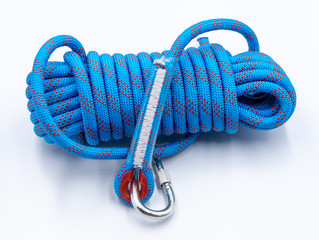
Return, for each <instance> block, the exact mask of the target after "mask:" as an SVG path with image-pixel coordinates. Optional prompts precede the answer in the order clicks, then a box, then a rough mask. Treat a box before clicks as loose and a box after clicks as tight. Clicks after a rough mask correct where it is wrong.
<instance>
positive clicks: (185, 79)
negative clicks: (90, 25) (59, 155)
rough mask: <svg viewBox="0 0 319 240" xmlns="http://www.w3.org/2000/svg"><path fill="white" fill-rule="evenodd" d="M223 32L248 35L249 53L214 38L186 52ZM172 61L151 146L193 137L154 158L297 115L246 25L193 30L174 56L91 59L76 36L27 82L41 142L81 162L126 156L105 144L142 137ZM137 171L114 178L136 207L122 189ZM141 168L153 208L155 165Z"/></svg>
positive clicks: (57, 43) (278, 72) (288, 87)
mask: <svg viewBox="0 0 319 240" xmlns="http://www.w3.org/2000/svg"><path fill="white" fill-rule="evenodd" d="M219 29H225V30H232V31H236V32H239V33H241V34H242V35H243V36H244V37H245V38H246V40H247V42H248V45H249V51H247V52H244V53H241V54H238V55H235V56H231V54H230V53H229V52H228V51H227V50H225V49H224V48H223V47H222V46H221V45H219V44H210V43H209V42H208V38H206V37H204V38H199V39H198V42H199V44H200V46H199V47H198V48H193V47H192V48H188V49H187V50H184V48H185V46H186V45H187V44H188V43H189V41H191V40H192V39H193V38H195V37H196V36H197V35H199V34H201V33H204V32H207V31H212V30H219ZM61 46H68V47H70V48H71V49H72V51H71V52H67V53H66V54H65V55H64V62H48V60H49V57H50V55H51V54H52V52H53V51H54V50H55V49H57V48H58V47H61ZM163 57H166V58H170V57H171V58H174V59H176V62H177V64H176V65H174V68H173V74H172V76H171V78H172V80H171V84H170V85H169V83H168V87H169V89H168V91H167V96H166V98H165V101H164V102H163V103H162V105H163V108H164V110H163V114H162V116H160V114H159V116H156V117H159V120H161V123H160V128H159V130H158V132H157V133H155V132H153V133H152V139H155V140H156V136H157V135H160V134H163V135H167V136H169V135H172V134H174V133H176V134H183V135H184V136H183V137H182V138H181V139H180V140H179V141H177V142H174V143H171V144H168V145H163V146H155V149H154V152H152V156H153V157H157V158H159V157H166V156H170V155H172V154H175V153H177V152H180V151H181V150H183V149H185V148H186V147H187V146H189V145H190V144H191V143H192V142H193V141H195V139H196V138H197V136H198V134H199V133H200V132H209V131H212V130H214V131H223V130H226V131H227V132H228V133H231V134H232V133H235V132H236V131H237V129H238V126H243V127H247V128H253V129H258V130H268V129H273V128H276V127H279V126H281V125H282V124H284V123H285V122H286V121H287V120H288V119H289V118H290V116H291V115H292V113H293V112H294V109H295V104H296V94H295V90H294V88H293V86H292V84H291V82H290V80H289V78H288V77H287V75H286V73H285V72H284V70H283V69H282V68H281V67H280V66H279V65H278V64H277V63H276V62H275V61H274V60H273V59H272V58H270V57H269V56H268V55H266V54H264V53H261V52H259V45H258V40H257V37H256V35H255V33H254V32H253V31H252V30H251V29H250V28H249V27H248V26H246V25H245V24H243V23H241V22H238V21H235V20H230V19H216V20H208V21H204V22H200V23H198V24H195V25H193V26H191V27H190V28H188V29H187V30H185V31H184V33H182V34H181V35H180V36H179V37H178V38H177V40H176V41H175V43H174V44H173V46H172V48H171V50H169V51H164V52H163V53H158V52H155V53H151V54H148V53H139V54H137V55H134V54H127V55H122V54H114V55H113V56H111V55H109V54H102V55H100V56H99V55H98V53H96V52H89V53H88V55H87V56H86V54H85V51H84V48H83V47H82V45H81V43H80V42H79V41H78V40H77V39H75V38H73V37H71V36H66V35H62V36H57V37H54V38H52V39H50V40H49V41H47V42H46V43H45V44H44V45H43V46H42V48H41V49H40V51H39V53H38V54H37V56H36V59H35V61H34V65H33V70H32V72H31V73H30V74H29V75H28V77H27V84H28V87H27V90H26V95H27V97H28V99H29V102H28V108H29V110H30V112H31V121H32V122H33V123H34V124H35V127H34V131H35V133H36V135H37V136H40V137H44V139H45V140H46V141H47V142H49V143H53V142H55V143H56V144H58V145H59V146H61V147H62V148H63V149H65V150H66V151H68V152H71V153H73V154H75V155H78V156H81V157H86V158H94V159H119V158H127V155H128V153H129V150H130V149H129V148H127V147H121V148H102V147H98V146H97V145H98V144H99V143H100V142H107V141H109V140H111V139H117V140H120V139H122V138H123V137H132V136H133V134H134V131H135V127H136V125H137V124H138V123H139V117H140V116H141V115H143V113H142V114H141V109H142V104H143V99H144V97H145V92H147V91H149V90H150V89H151V88H152V87H153V86H152V84H153V80H152V79H153V78H152V67H153V62H154V60H156V59H162V58H163ZM155 140H154V144H155ZM132 146H134V143H132ZM131 148H132V147H131ZM152 156H151V157H152ZM151 157H150V158H151ZM132 168H134V166H132V162H129V160H128V162H127V164H126V165H124V166H123V167H122V168H121V169H120V171H119V173H118V175H117V178H116V181H115V189H116V192H117V194H118V195H119V197H120V198H121V199H122V200H124V201H125V202H127V203H129V204H130V201H129V199H124V198H123V197H122V196H121V192H120V184H121V179H122V177H123V176H124V175H125V173H127V172H128V171H129V170H131V169H132ZM141 171H142V172H143V173H144V174H145V175H146V177H147V179H148V194H147V195H146V197H145V198H144V199H143V201H147V200H148V199H149V197H150V196H151V194H152V192H153V188H154V184H153V176H152V170H151V168H150V167H149V161H148V160H147V161H146V162H145V163H143V168H142V170H141Z"/></svg>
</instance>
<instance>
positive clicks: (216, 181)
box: [0, 0, 319, 240]
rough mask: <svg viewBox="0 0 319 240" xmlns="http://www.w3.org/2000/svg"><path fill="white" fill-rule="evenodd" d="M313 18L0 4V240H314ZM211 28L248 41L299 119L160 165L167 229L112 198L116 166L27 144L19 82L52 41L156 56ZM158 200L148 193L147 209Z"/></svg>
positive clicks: (203, 9)
mask: <svg viewBox="0 0 319 240" xmlns="http://www.w3.org/2000/svg"><path fill="white" fill-rule="evenodd" d="M318 9H319V6H318V3H317V1H316V0H313V1H310V0H304V1H296V0H295V1H294V0H289V1H288V0H287V1H279V0H274V1H273V0H268V1H266V0H264V1H256V0H251V1H237V0H233V1H212V0H210V1H205V2H204V1H194V0H192V1H186V0H184V1H180V2H179V3H178V2H177V1H163V0H160V1H144V2H142V1H137V0H134V1H125V2H124V1H106V0H104V1H94V0H91V1H79V0H78V1H73V2H72V3H71V2H70V1H48V2H45V1H43V0H42V1H32V0H29V1H8V0H7V1H4V0H1V5H0V31H1V32H0V34H1V38H0V54H1V58H0V69H1V87H0V98H1V101H0V109H1V118H0V128H1V129H0V131H1V138H0V146H1V150H0V154H1V156H0V239H2V240H7V239H10V240H11V239H13V240H15V239H19V240H20V239H24V240H28V239H32V240H37V239H41V240H42V239H45V240H51V239H59V240H63V239H77V240H81V239H94V240H99V239H124V238H125V239H146V238H151V239H154V240H155V239H173V238H175V239H222V240H229V239H235V240H238V239H243V240H253V239H254V240H255V239H258V240H269V239H272V240H277V239H289V240H294V239H307V240H312V239H316V240H317V239H319V232H318V225H319V217H318V216H319V206H318V205H319V191H318V189H319V187H318V184H319V158H318V155H319V150H318V149H319V147H318V143H319V138H318V130H319V128H318V118H319V113H318V104H319V102H318V87H319V85H318V81H319V79H318V66H319V62H318V56H319V45H318V42H319V28H318V23H319V15H318ZM218 17H227V18H234V19H238V20H241V21H243V22H245V23H247V24H248V25H249V26H250V27H252V28H253V29H254V30H255V32H256V33H257V35H258V37H259V41H260V46H261V50H262V51H263V52H265V53H267V54H269V55H270V56H271V57H273V58H274V59H275V60H276V61H277V62H278V63H279V64H280V65H281V66H282V67H283V68H284V70H285V71H286V72H287V74H288V76H289V77H290V78H291V80H292V82H293V84H294V86H295V88H296V90H297V96H298V101H297V108H296V111H295V113H294V115H293V117H292V118H291V119H290V120H289V121H288V122H287V124H285V126H284V127H281V128H279V129H276V130H273V131H267V132H258V131H252V130H246V129H241V130H240V131H239V132H238V133H237V134H236V135H232V136H230V135H227V134H226V133H221V134H215V133H210V134H205V135H203V136H202V137H201V138H200V140H198V141H197V142H196V143H195V144H193V145H192V146H191V147H190V148H188V149H187V150H186V151H184V152H182V153H181V154H179V155H176V156H174V157H172V158H169V159H166V160H165V161H164V164H165V166H166V168H167V169H168V170H169V172H170V175H171V177H172V179H173V186H174V189H175V192H176V196H177V209H176V212H175V214H174V215H173V217H171V218H170V219H168V220H167V221H164V222H151V221H149V220H147V219H144V218H142V217H140V216H139V215H137V213H136V212H135V211H134V210H133V209H132V208H129V207H126V206H124V204H122V203H121V202H120V201H119V200H118V199H117V197H116V195H115V193H114V191H113V180H114V176H115V173H116V172H117V170H118V169H119V167H120V166H121V164H122V161H92V160H86V159H80V158H77V157H74V156H72V155H70V154H67V153H65V152H63V151H62V150H61V149H60V148H59V147H57V146H56V145H49V144H46V143H45V142H44V140H43V139H40V138H38V137H36V136H35V134H34V133H33V125H32V124H31V122H30V120H29V112H28V111H27V107H26V104H27V100H26V98H25V95H24V92H25V88H26V84H25V78H26V76H27V74H28V72H30V71H31V67H32V61H33V59H34V57H35V55H36V53H37V51H38V49H39V48H40V46H41V45H42V44H43V43H44V42H45V41H46V40H47V39H49V38H50V37H52V36H55V35H58V34H70V35H73V36H75V37H77V38H78V39H79V40H80V41H81V42H82V44H83V45H84V47H85V49H86V50H87V51H89V50H96V51H98V52H99V53H106V52H107V53H114V52H121V53H129V52H133V53H137V52H139V51H147V52H151V51H156V50H157V51H161V50H164V49H168V48H169V47H170V45H171V44H172V43H173V41H174V40H175V38H176V37H177V35H179V34H180V33H181V32H182V31H183V30H184V29H185V28H187V27H188V26H190V25H191V24H193V23H196V22H199V21H201V20H206V19H210V18H218ZM205 36H209V37H210V40H211V42H218V43H220V44H222V45H223V46H224V47H225V48H226V49H228V50H230V51H231V52H232V53H233V54H236V53H239V52H242V51H246V49H247V47H246V43H245V40H244V39H243V38H242V37H241V36H240V35H238V34H235V33H232V32H230V33H228V32H224V31H223V32H215V33H210V34H205ZM192 44H195V43H194V42H193V43H192ZM65 51H66V49H61V50H59V51H58V52H57V53H56V54H55V56H54V58H53V59H62V54H63V53H64V52H65ZM162 201H163V199H162V197H161V196H160V195H158V194H155V196H154V197H153V198H152V200H151V205H152V207H160V206H162Z"/></svg>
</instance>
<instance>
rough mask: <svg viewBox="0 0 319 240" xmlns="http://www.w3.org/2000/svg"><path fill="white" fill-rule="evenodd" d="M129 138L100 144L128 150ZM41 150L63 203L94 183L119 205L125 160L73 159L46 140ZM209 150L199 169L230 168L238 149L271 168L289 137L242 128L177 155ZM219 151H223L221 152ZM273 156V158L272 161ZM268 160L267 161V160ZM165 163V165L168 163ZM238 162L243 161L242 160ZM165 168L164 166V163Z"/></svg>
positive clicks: (203, 139)
mask: <svg viewBox="0 0 319 240" xmlns="http://www.w3.org/2000/svg"><path fill="white" fill-rule="evenodd" d="M179 138H180V135H172V136H159V138H158V144H166V143H169V142H172V141H176V140H178V139H179ZM130 140H131V139H130V138H124V139H121V140H120V141H117V140H111V141H110V142H108V143H103V144H100V146H101V147H102V146H105V147H107V146H113V147H115V146H129V145H130ZM39 146H40V147H39V148H40V149H41V151H40V154H41V155H42V156H41V157H40V158H41V159H42V160H41V161H42V166H43V169H44V171H45V173H46V174H48V175H50V177H52V178H53V180H52V181H53V182H54V183H57V185H58V186H57V188H58V191H59V195H61V196H59V197H61V201H64V200H65V199H67V198H68V195H69V194H70V193H69V190H70V188H72V185H73V184H78V182H79V181H80V182H83V181H88V182H90V181H92V184H94V185H95V187H98V189H99V190H98V191H100V192H101V198H102V199H105V198H112V200H110V201H114V200H115V201H116V200H117V197H116V195H115V194H114V189H113V181H114V177H115V174H116V173H117V171H118V169H119V168H120V167H121V166H122V164H123V163H124V161H125V160H123V159H121V160H107V161H103V160H94V161H92V160H90V159H84V158H80V157H77V156H74V155H72V154H70V153H68V152H65V151H64V150H63V149H61V148H60V147H59V146H57V145H56V144H47V143H46V142H44V141H43V139H39ZM199 146H200V147H201V148H206V147H207V148H209V150H207V151H205V152H207V155H208V156H210V157H209V158H202V157H198V158H197V159H196V161H200V163H199V164H200V165H203V166H205V163H207V162H208V161H209V162H211V161H218V162H222V161H224V164H226V165H229V160H227V159H225V158H227V156H229V154H233V153H229V152H227V149H229V148H233V147H234V146H235V149H236V148H238V147H239V148H240V149H244V150H245V151H247V158H246V159H245V160H244V161H246V162H247V161H269V164H272V162H274V161H282V159H284V158H285V157H284V155H285V153H284V152H286V151H287V148H289V142H288V140H287V135H286V131H285V128H284V127H280V128H278V129H275V130H270V131H257V130H252V129H246V128H239V130H238V132H237V133H236V134H228V133H226V132H220V133H217V132H209V133H202V134H201V135H200V137H199V138H198V139H197V140H196V142H195V143H194V144H192V145H191V146H190V147H189V148H187V149H186V150H184V151H182V153H179V154H178V155H184V156H187V154H188V153H191V151H193V150H194V148H197V147H199ZM220 148H222V149H225V158H224V159H216V158H214V157H211V156H214V151H216V149H220ZM252 149H253V150H254V151H253V152H254V153H255V154H256V152H258V155H259V156H254V155H251V153H250V152H251V150H252ZM219 151H220V150H219ZM263 154H265V155H267V157H260V156H261V155H263ZM271 156H273V157H271ZM179 158H180V157H177V158H175V157H174V156H172V157H169V158H167V159H165V160H166V161H167V160H169V161H170V160H173V159H175V160H176V162H175V161H174V160H173V161H174V162H175V163H174V164H178V162H177V161H179V160H181V159H179ZM266 158H267V159H266ZM165 160H164V161H165ZM183 161H184V162H183V164H185V161H190V163H188V164H190V165H191V164H192V163H191V161H193V160H192V159H190V158H187V159H183ZM239 161H243V160H242V159H239ZM164 164H165V162H164Z"/></svg>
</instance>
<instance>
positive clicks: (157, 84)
mask: <svg viewBox="0 0 319 240" xmlns="http://www.w3.org/2000/svg"><path fill="white" fill-rule="evenodd" d="M165 74H166V70H165V69H162V68H159V69H158V70H157V72H156V76H155V80H154V85H153V88H152V91H151V94H150V97H149V101H148V104H147V108H146V112H145V115H144V119H143V124H142V128H141V132H140V136H139V139H138V142H137V146H136V151H135V158H134V165H135V166H136V167H141V166H142V164H143V160H144V156H145V152H146V148H147V145H148V141H149V137H150V134H151V129H152V125H153V121H154V116H155V112H156V107H157V104H158V100H159V97H160V94H161V90H162V86H163V81H164V78H165Z"/></svg>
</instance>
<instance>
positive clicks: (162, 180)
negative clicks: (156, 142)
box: [131, 158, 175, 219]
mask: <svg viewBox="0 0 319 240" xmlns="http://www.w3.org/2000/svg"><path fill="white" fill-rule="evenodd" d="M153 168H154V170H155V172H156V175H157V178H158V181H159V184H160V187H161V188H162V189H163V191H164V193H165V196H166V199H167V206H166V207H165V208H164V209H162V210H152V209H149V208H148V207H146V206H144V205H143V203H141V201H140V199H139V197H138V192H139V174H140V169H139V168H135V170H134V176H133V182H132V192H131V202H132V205H133V207H134V208H135V209H136V210H137V211H138V212H140V213H141V214H142V215H144V216H146V217H149V218H152V219H163V218H167V217H169V216H170V215H171V214H172V213H173V212H174V209H175V196H174V191H173V188H172V186H171V179H170V177H169V175H168V172H167V171H166V170H165V169H164V167H163V164H162V161H161V160H160V159H158V158H155V159H153Z"/></svg>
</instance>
